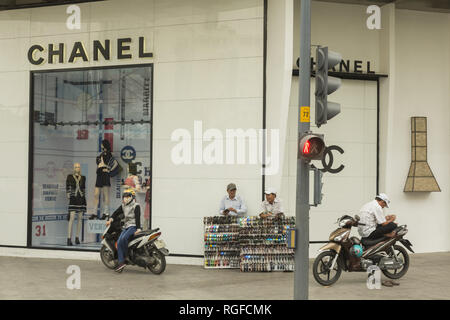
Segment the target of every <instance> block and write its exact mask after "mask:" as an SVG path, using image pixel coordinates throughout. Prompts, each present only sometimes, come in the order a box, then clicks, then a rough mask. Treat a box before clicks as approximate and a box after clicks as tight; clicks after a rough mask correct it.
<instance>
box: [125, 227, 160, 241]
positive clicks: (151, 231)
mask: <svg viewBox="0 0 450 320" xmlns="http://www.w3.org/2000/svg"><path fill="white" fill-rule="evenodd" d="M158 230H159V228H156V229H152V230H145V231H141V232H139V233H138V234H136V235H132V236H131V238H130V240H129V241H132V240H135V239H137V238H140V237H143V236H148V235H149V234H152V233H154V232H156V231H158Z"/></svg>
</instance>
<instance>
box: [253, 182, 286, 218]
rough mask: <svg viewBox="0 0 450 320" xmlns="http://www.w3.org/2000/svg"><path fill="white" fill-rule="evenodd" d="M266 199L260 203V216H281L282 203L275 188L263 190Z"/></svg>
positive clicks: (282, 210)
mask: <svg viewBox="0 0 450 320" xmlns="http://www.w3.org/2000/svg"><path fill="white" fill-rule="evenodd" d="M264 194H265V195H266V200H264V201H263V202H262V203H261V213H260V214H259V216H260V217H261V218H268V217H282V216H283V215H284V209H283V203H282V202H281V200H280V199H279V198H277V191H276V190H275V188H267V189H266V191H264Z"/></svg>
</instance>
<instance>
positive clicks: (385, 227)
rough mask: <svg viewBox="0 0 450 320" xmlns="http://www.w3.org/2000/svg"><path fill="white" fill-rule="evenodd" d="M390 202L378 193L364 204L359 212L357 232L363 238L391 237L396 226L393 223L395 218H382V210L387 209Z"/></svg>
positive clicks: (393, 216)
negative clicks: (373, 198)
mask: <svg viewBox="0 0 450 320" xmlns="http://www.w3.org/2000/svg"><path fill="white" fill-rule="evenodd" d="M389 203H390V200H389V198H388V196H387V195H386V194H384V193H380V194H379V195H377V196H376V197H375V200H372V201H370V202H368V203H366V204H365V205H364V206H363V207H362V208H361V210H360V218H361V220H360V223H361V224H364V225H360V226H359V227H358V232H359V234H360V235H361V237H363V238H368V239H372V240H374V239H379V238H382V237H383V236H386V237H393V236H394V232H393V231H394V229H395V228H397V224H395V223H394V221H395V219H396V216H395V215H388V216H386V217H385V216H384V213H383V208H389Z"/></svg>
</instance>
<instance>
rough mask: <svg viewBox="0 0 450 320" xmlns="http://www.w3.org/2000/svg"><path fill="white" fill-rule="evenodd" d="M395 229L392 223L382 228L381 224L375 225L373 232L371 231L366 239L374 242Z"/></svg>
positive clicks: (395, 225) (395, 226)
mask: <svg viewBox="0 0 450 320" xmlns="http://www.w3.org/2000/svg"><path fill="white" fill-rule="evenodd" d="M395 228H397V224H395V223H393V222H389V223H388V224H387V225H385V226H382V225H381V224H379V225H377V228H376V229H375V231H373V232H372V233H371V234H369V236H368V237H367V238H369V239H372V240H375V239H379V238H382V237H383V236H384V235H385V234H386V233H391V232H392V231H394V230H395Z"/></svg>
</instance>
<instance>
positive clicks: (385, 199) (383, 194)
mask: <svg viewBox="0 0 450 320" xmlns="http://www.w3.org/2000/svg"><path fill="white" fill-rule="evenodd" d="M377 198H379V199H381V200H383V201H384V202H386V208H389V202H391V200H389V198H388V196H387V195H386V194H385V193H380V194H379V195H377Z"/></svg>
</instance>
